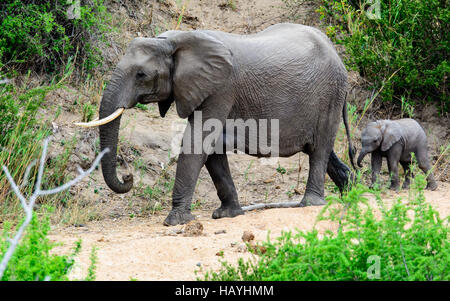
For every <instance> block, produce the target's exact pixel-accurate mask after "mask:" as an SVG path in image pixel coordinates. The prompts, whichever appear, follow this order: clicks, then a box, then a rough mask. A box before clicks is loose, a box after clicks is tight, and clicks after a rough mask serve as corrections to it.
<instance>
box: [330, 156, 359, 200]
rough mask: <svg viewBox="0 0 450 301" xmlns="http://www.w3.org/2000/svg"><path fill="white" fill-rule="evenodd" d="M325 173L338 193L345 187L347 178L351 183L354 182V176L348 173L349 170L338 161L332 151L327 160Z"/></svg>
mask: <svg viewBox="0 0 450 301" xmlns="http://www.w3.org/2000/svg"><path fill="white" fill-rule="evenodd" d="M327 173H328V175H329V176H330V178H331V180H332V181H333V182H334V183H335V184H336V186H337V187H338V188H339V190H340V191H342V190H344V188H345V186H347V184H348V182H349V177H350V181H351V182H353V180H354V174H353V173H352V172H351V171H350V168H348V166H347V165H345V164H344V163H343V162H342V161H341V160H339V158H338V156H336V153H335V152H334V151H331V154H330V158H329V159H328V165H327Z"/></svg>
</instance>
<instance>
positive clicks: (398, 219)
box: [205, 174, 450, 281]
mask: <svg viewBox="0 0 450 301" xmlns="http://www.w3.org/2000/svg"><path fill="white" fill-rule="evenodd" d="M425 185H426V180H425V177H424V176H423V175H421V174H418V175H416V180H415V181H414V183H413V184H412V186H411V187H412V188H411V190H410V197H409V200H408V201H402V200H401V199H397V200H396V201H394V202H393V204H392V205H391V207H390V208H387V206H386V205H385V204H383V201H382V200H381V198H380V194H379V192H376V191H373V190H369V189H368V188H367V187H366V186H363V185H362V184H357V185H356V186H354V187H353V188H352V189H351V190H350V191H348V192H347V193H345V194H344V195H343V197H342V199H339V198H335V197H333V198H331V200H330V202H329V203H328V205H327V206H326V207H325V208H324V209H323V210H322V212H321V214H320V216H319V219H318V220H319V221H320V220H327V221H334V222H338V223H339V229H338V230H337V233H333V232H331V231H327V232H326V233H325V234H323V235H320V234H319V233H318V231H317V230H316V229H314V230H312V231H309V232H305V231H299V232H298V233H297V234H293V233H291V232H284V233H283V234H282V236H281V237H280V238H278V239H277V241H275V242H270V241H268V242H266V243H264V244H263V249H264V250H265V252H264V253H263V252H256V253H257V255H259V256H260V257H259V259H258V260H249V261H244V260H243V259H242V258H241V259H240V260H239V262H238V265H237V266H233V265H231V264H229V263H227V262H222V264H223V265H222V268H221V270H220V271H218V272H208V273H206V275H205V280H225V281H227V280H245V281H249V280H251V281H252V280H256V281H261V280H291V281H300V280H333V281H334V280H389V281H391V280H393V281H398V280H450V274H449V273H448V263H449V259H450V258H449V256H450V243H449V240H448V239H449V228H448V220H449V218H448V217H447V218H446V220H445V221H443V220H441V219H440V218H439V215H438V213H437V212H436V211H435V210H434V209H433V208H432V207H431V205H429V204H427V203H426V202H425V198H424V192H423V190H424V187H425ZM369 192H370V193H372V194H374V195H375V197H376V200H377V202H376V203H377V205H376V206H373V205H371V204H370V202H369V201H368V199H367V198H366V197H365V195H366V194H367V193H369ZM380 215H381V217H380ZM253 249H255V248H253ZM259 249H262V248H259Z"/></svg>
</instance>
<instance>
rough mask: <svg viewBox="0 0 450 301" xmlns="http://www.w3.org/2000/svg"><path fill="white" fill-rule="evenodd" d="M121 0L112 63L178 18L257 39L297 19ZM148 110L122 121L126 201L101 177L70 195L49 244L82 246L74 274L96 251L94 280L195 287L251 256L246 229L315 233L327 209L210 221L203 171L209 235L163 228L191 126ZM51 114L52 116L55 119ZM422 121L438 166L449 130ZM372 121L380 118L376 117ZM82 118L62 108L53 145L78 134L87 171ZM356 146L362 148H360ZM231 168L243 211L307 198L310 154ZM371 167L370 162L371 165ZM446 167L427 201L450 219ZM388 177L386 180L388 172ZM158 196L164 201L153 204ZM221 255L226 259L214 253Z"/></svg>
mask: <svg viewBox="0 0 450 301" xmlns="http://www.w3.org/2000/svg"><path fill="white" fill-rule="evenodd" d="M122 3H124V5H122V6H120V7H118V12H117V14H116V15H115V16H116V18H118V19H121V16H123V19H124V20H126V21H124V23H126V24H125V25H124V26H126V28H127V31H125V32H123V33H122V35H121V36H120V37H121V38H120V42H119V43H118V44H117V47H118V50H114V53H115V54H112V55H111V56H109V57H107V60H109V61H111V62H114V61H117V59H118V58H119V57H120V53H121V51H123V50H124V49H121V48H123V47H124V46H126V44H127V43H128V42H129V41H131V39H132V38H133V37H135V36H146V35H148V34H146V32H147V33H148V32H150V31H152V32H153V34H154V33H155V31H160V30H161V28H163V27H165V28H167V29H173V28H176V27H177V25H176V19H177V18H176V17H177V16H178V15H179V14H180V12H181V11H183V15H184V18H183V23H181V24H180V25H179V26H178V29H182V30H189V29H217V30H223V31H227V32H233V33H239V34H245V33H252V32H257V31H259V30H262V29H264V28H266V27H268V26H269V25H271V24H275V23H280V22H289V21H291V20H290V19H289V14H288V13H287V10H286V8H285V6H284V3H283V1H281V0H250V1H243V0H234V1H232V3H233V5H229V4H228V5H227V3H231V2H229V1H226V0H219V1H217V0H190V1H184V2H183V3H185V4H186V7H185V8H184V10H183V7H182V6H179V5H177V2H176V1H144V3H151V4H152V6H148V8H147V7H146V6H145V5H143V6H141V7H140V8H139V10H136V11H134V10H133V9H134V6H133V5H132V4H133V3H135V2H134V1H131V0H129V1H123V2H122ZM125 4H128V5H125ZM296 14H297V15H300V16H304V18H303V20H297V22H303V23H306V24H309V25H313V24H311V22H313V21H312V20H316V19H317V18H316V19H315V18H313V16H314V5H311V4H308V3H307V4H305V5H304V6H303V7H302V8H300V10H299V11H297V12H296ZM133 15H134V17H132V16H133ZM127 18H128V19H127ZM136 19H137V20H138V21H136ZM127 20H129V21H127ZM133 20H134V21H133ZM167 20H172V22H168V21H167ZM155 24H158V26H156V25H155ZM116 39H117V37H116ZM349 82H350V86H351V89H350V93H349V98H350V102H351V103H354V104H355V105H356V106H357V107H358V108H359V107H360V106H362V105H363V103H364V100H365V99H366V97H368V96H370V91H366V90H365V89H364V88H361V87H360V83H361V79H360V78H359V77H358V75H357V74H355V73H352V72H350V74H349ZM75 95H76V93H74V92H70V91H69V92H67V91H58V92H57V93H56V94H52V95H50V98H49V101H50V102H52V101H53V102H54V104H58V103H63V104H64V103H65V102H67V103H73V98H74V97H77V96H75ZM97 101H99V99H98V100H97ZM54 107H56V106H54ZM148 108H149V109H148V110H142V109H131V110H127V111H126V112H125V113H124V117H123V118H122V124H121V131H120V141H121V145H120V149H119V163H120V164H121V166H120V169H119V172H120V173H122V174H123V173H129V172H132V173H133V174H134V179H135V188H133V190H132V192H130V193H128V194H125V195H117V194H115V193H113V192H112V191H111V190H109V189H108V188H107V186H106V185H105V183H104V181H103V178H102V175H101V172H99V171H98V170H97V171H95V172H94V173H92V174H91V175H90V176H89V177H88V178H87V179H85V180H84V181H83V182H82V183H81V184H79V185H77V186H75V187H73V188H72V189H71V191H70V192H71V193H72V194H73V195H75V196H77V197H75V198H74V199H75V201H74V202H75V204H72V205H74V206H73V208H79V211H76V210H75V211H74V210H72V211H71V212H70V215H67V217H63V220H62V223H59V224H57V225H55V226H54V229H53V231H52V234H51V236H50V238H51V239H52V240H53V241H56V242H62V243H63V244H64V245H63V246H60V247H58V248H57V249H56V252H64V253H67V252H68V251H70V249H71V248H72V247H73V246H74V242H75V241H76V240H78V239H81V240H82V246H83V247H82V252H81V254H80V255H79V256H78V257H77V258H76V267H75V268H74V269H73V271H72V273H71V274H70V277H71V278H72V279H81V278H83V277H85V275H86V271H87V267H88V265H89V255H90V252H91V248H92V247H93V246H96V247H97V248H98V251H97V255H98V263H97V280H130V279H138V280H195V279H196V277H197V276H196V271H198V272H199V275H201V274H202V273H203V272H204V271H207V270H210V269H217V268H218V267H219V266H220V260H222V259H225V260H227V261H228V262H236V261H237V259H238V258H239V257H243V258H250V257H252V256H254V255H251V254H250V253H249V252H248V251H246V249H245V244H244V243H243V241H242V239H241V237H242V235H243V232H244V231H251V232H252V233H253V234H254V235H255V240H256V241H262V240H265V239H266V238H267V237H268V233H269V232H270V237H271V238H272V239H273V238H275V237H277V236H279V235H280V233H281V231H284V230H292V231H295V229H300V230H310V229H312V227H313V226H314V223H315V218H316V216H317V214H318V213H319V212H320V210H321V207H306V208H295V209H270V210H265V211H255V212H248V213H247V214H246V215H244V216H239V217H236V218H233V219H229V218H225V219H220V220H213V219H211V214H212V211H213V210H214V209H215V208H217V207H218V206H219V200H218V198H217V195H216V191H215V188H214V185H213V183H212V181H211V179H210V177H209V175H208V173H207V171H206V170H205V169H203V170H202V171H201V174H200V177H199V181H198V185H197V187H196V190H195V193H194V198H193V204H194V207H193V213H194V215H196V216H197V220H198V221H199V222H200V223H201V224H202V225H203V231H202V234H201V235H199V236H192V235H190V236H189V235H186V233H184V232H183V229H184V226H175V227H164V226H163V225H162V222H163V220H164V218H165V217H166V215H167V213H168V210H169V209H170V193H166V190H170V189H168V187H170V185H171V184H173V179H174V176H175V166H176V165H175V164H173V162H174V160H173V158H174V157H176V152H177V148H178V145H179V141H180V139H181V133H182V131H183V129H184V127H185V124H186V121H185V120H182V119H180V118H178V117H177V115H176V112H175V110H174V108H173V107H172V108H171V109H170V110H169V112H168V114H167V116H166V118H161V117H160V116H159V113H158V109H157V107H156V106H155V105H149V106H148ZM49 110H50V109H48V110H47V111H45V112H46V113H48V114H51V110H50V112H49ZM391 113H392V112H391ZM417 114H418V117H422V119H423V120H424V122H423V123H422V124H423V125H424V127H425V128H426V129H427V133H428V134H429V136H430V145H431V154H430V155H431V157H432V161H433V162H436V160H437V159H438V158H439V149H440V146H441V145H445V143H447V144H448V141H449V138H450V133H449V128H448V125H445V123H444V124H443V123H442V121H439V120H434V119H433V118H435V116H436V114H435V111H434V109H433V108H431V107H430V108H428V107H427V108H425V109H424V110H423V112H417ZM369 117H372V118H375V117H377V113H376V110H374V111H373V113H372V115H370V116H369ZM79 120H80V116H79V114H78V113H76V112H73V110H72V111H71V110H63V111H62V112H61V114H60V115H59V117H58V118H57V119H56V120H55V121H54V124H55V131H54V141H60V140H62V139H66V140H67V139H70V137H73V136H74V135H75V136H77V137H78V138H79V141H80V142H81V143H79V144H77V145H76V147H75V149H74V151H73V153H74V155H73V156H72V157H71V163H73V164H72V165H73V166H76V164H79V165H81V166H82V167H83V168H86V167H87V166H89V164H87V163H89V162H90V161H89V160H85V158H89V159H92V158H94V157H95V150H96V146H95V141H96V139H98V131H97V129H79V128H76V127H74V126H73V125H72V124H73V122H76V121H79ZM366 122H367V119H364V120H363V121H362V122H361V124H360V126H359V127H358V128H356V129H353V133H354V140H355V141H357V139H358V137H359V134H360V129H361V128H362V127H363V125H364V124H365V123H366ZM343 137H344V136H343V130H342V129H341V131H340V133H339V134H338V140H339V142H337V145H336V149H335V150H336V152H337V155H338V156H339V157H341V158H344V157H345V152H346V150H345V149H346V146H345V144H346V142H345V141H346V140H345V139H344V138H343ZM445 141H447V142H445ZM355 144H356V145H358V144H357V142H355ZM61 151H62V149H61V147H60V146H58V145H57V143H53V150H52V152H53V154H56V153H59V152H61ZM51 156H52V154H51V155H50V157H51ZM229 162H230V169H231V172H232V175H233V179H234V182H235V185H236V188H237V190H238V194H239V201H240V203H241V205H249V204H255V203H261V202H264V203H268V202H279V201H284V200H289V201H293V200H297V199H300V198H301V196H302V194H303V193H304V189H305V184H306V179H307V175H308V157H307V156H306V155H304V154H297V155H294V156H292V157H290V158H274V159H270V160H268V159H257V158H254V157H250V156H247V155H241V154H231V155H230V156H229ZM368 162H369V160H368V159H366V160H365V163H366V165H367V164H368ZM442 162H445V160H441V162H440V163H442ZM83 164H84V165H85V166H83ZM299 166H300V167H301V168H300V169H299ZM278 167H283V168H284V169H285V170H286V173H285V174H283V175H282V174H280V173H279V172H277V168H278ZM447 167H448V162H447V164H446V165H439V166H438V168H437V172H436V176H437V178H438V180H440V181H439V182H438V184H439V188H438V190H437V191H433V192H431V191H427V192H426V198H427V201H428V202H430V203H431V204H432V205H433V206H434V207H435V208H436V209H437V210H438V211H439V212H440V214H441V217H446V216H448V214H449V211H450V198H449V197H448V195H450V183H448V182H447V181H448V180H449V176H448V175H449V172H450V171H449V170H448V168H447ZM74 169H75V167H74ZM384 177H385V178H386V177H387V174H386V170H385V169H384ZM332 187H333V185H332V184H331V183H330V181H327V184H326V194H327V195H329V194H332V193H333V192H331V191H330V189H331V188H332ZM155 191H156V192H155ZM156 193H157V196H158V197H155V195H156ZM401 195H403V196H406V195H407V192H405V191H403V192H402V193H401ZM396 197H397V194H393V193H390V192H389V193H387V194H386V199H387V200H389V199H393V198H396ZM77 210H78V209H77ZM67 225H72V226H67ZM316 227H317V229H319V231H325V230H327V229H329V230H335V229H336V225H335V224H332V223H325V222H321V223H319V224H317V225H316ZM221 251H223V258H222V257H220V256H218V255H217V254H221Z"/></svg>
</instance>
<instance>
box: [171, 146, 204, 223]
mask: <svg viewBox="0 0 450 301" xmlns="http://www.w3.org/2000/svg"><path fill="white" fill-rule="evenodd" d="M206 159H207V155H206V154H184V153H181V154H180V155H179V156H178V161H177V170H176V175H175V184H174V186H173V193H172V210H171V211H170V213H169V215H168V216H167V218H166V219H165V220H164V225H166V226H174V225H178V224H185V223H187V222H189V221H191V220H193V219H195V217H194V216H193V215H192V214H191V201H192V196H193V194H194V190H195V185H196V183H197V179H198V175H199V174H200V170H201V168H202V167H203V164H204V163H205V161H206Z"/></svg>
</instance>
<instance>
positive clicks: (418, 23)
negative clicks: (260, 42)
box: [291, 0, 450, 111]
mask: <svg viewBox="0 0 450 301" xmlns="http://www.w3.org/2000/svg"><path fill="white" fill-rule="evenodd" d="M291 1H292V0H291ZM298 1H300V0H298ZM376 2H378V3H380V10H379V12H380V14H379V17H380V18H373V17H369V16H370V15H369V14H367V10H368V8H369V7H372V6H371V5H372V4H368V3H369V2H368V1H366V2H364V1H349V0H342V1H332V0H322V6H321V7H320V8H319V13H320V15H321V19H325V18H326V20H329V19H331V20H332V21H331V25H329V26H328V27H327V34H328V35H329V36H330V37H331V38H332V39H334V41H335V42H336V43H338V44H343V45H344V46H345V48H346V52H347V54H348V57H347V60H346V63H347V65H348V66H350V67H351V68H353V69H356V70H358V71H359V72H360V73H361V75H362V76H364V77H365V78H366V79H367V80H369V81H370V82H372V83H373V86H374V88H380V87H382V86H383V85H384V89H383V90H382V91H381V93H380V96H381V97H382V98H383V99H384V100H385V101H393V100H394V101H396V102H397V103H400V101H404V100H402V97H403V98H404V99H412V100H418V101H423V102H435V103H436V104H438V105H440V106H441V109H442V111H448V110H449V108H450V107H449V103H450V102H449V99H448V84H447V82H446V79H447V74H448V71H449V69H450V66H449V62H448V53H449V36H448V32H449V24H450V23H449V18H450V8H449V5H448V1H446V0H429V1H421V0H410V1H402V0H378V1H372V2H371V3H376ZM361 3H362V4H361ZM372 13H373V12H372ZM375 13H377V12H376V11H375Z"/></svg>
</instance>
